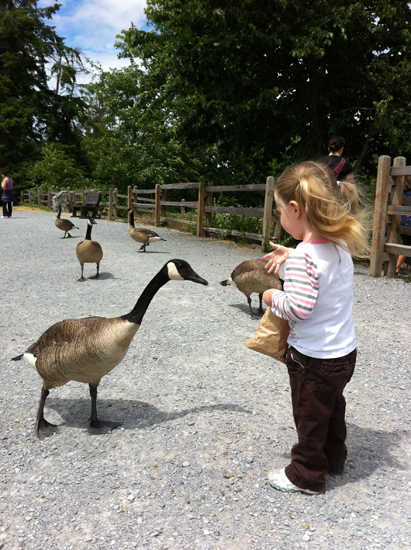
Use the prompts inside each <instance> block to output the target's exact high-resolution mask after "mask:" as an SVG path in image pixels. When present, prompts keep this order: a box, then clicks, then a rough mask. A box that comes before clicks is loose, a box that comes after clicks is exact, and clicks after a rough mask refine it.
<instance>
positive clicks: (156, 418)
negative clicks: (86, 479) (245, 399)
mask: <svg viewBox="0 0 411 550" xmlns="http://www.w3.org/2000/svg"><path fill="white" fill-rule="evenodd" d="M87 391H88V390H87ZM90 406H91V402H90V401H89V400H87V399H58V398H56V399H53V398H49V399H47V403H46V408H49V409H52V410H54V411H56V412H58V413H59V415H60V416H61V418H62V419H63V421H64V422H65V424H66V425H67V426H70V427H75V428H85V427H86V426H87V419H88V417H89V416H90ZM203 411H222V412H224V411H237V412H241V413H251V411H250V410H248V409H245V408H244V407H241V406H240V405H235V404H232V403H219V404H217V405H204V406H201V407H192V408H190V409H183V410H181V411H173V412H167V411H161V410H159V409H157V408H156V407H154V406H153V405H150V404H149V403H144V402H143V401H134V400H131V399H129V400H127V399H121V400H120V399H113V400H109V399H102V400H101V401H97V412H98V417H99V418H100V419H101V420H110V421H115V422H121V427H123V428H125V429H126V430H138V429H139V428H147V427H150V426H155V425H157V424H161V423H162V422H167V421H169V420H176V419H178V418H183V417H184V416H187V415H193V414H201V413H202V412H203ZM45 416H46V418H47V413H46V414H45ZM62 429H64V428H62Z"/></svg>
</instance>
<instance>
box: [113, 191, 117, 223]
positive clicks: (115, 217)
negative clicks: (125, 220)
mask: <svg viewBox="0 0 411 550" xmlns="http://www.w3.org/2000/svg"><path fill="white" fill-rule="evenodd" d="M117 193H118V189H117V187H116V188H115V189H114V192H113V215H114V220H117Z"/></svg>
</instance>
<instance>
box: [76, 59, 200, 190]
mask: <svg viewBox="0 0 411 550" xmlns="http://www.w3.org/2000/svg"><path fill="white" fill-rule="evenodd" d="M94 68H95V71H96V73H95V79H94V82H93V83H91V84H89V85H86V86H83V87H82V90H83V99H84V102H85V104H86V105H87V115H88V116H87V123H86V124H85V126H84V132H85V138H84V141H83V145H84V148H85V150H86V151H87V154H88V157H89V160H90V163H91V165H92V173H93V178H95V179H96V181H98V182H99V185H103V186H104V185H105V186H111V185H113V184H114V186H115V187H118V188H119V189H122V190H123V191H124V190H125V188H126V187H127V186H128V185H133V186H134V185H136V186H137V187H141V188H152V187H153V186H154V185H155V184H157V183H160V184H161V183H170V182H176V181H198V180H199V179H201V178H202V176H203V175H204V158H205V155H204V153H203V151H201V150H196V151H192V150H191V149H190V148H189V147H187V146H186V145H185V144H184V143H182V142H181V141H179V140H178V139H177V136H176V134H177V128H178V125H179V116H182V113H183V111H187V110H189V107H188V106H187V105H186V104H183V103H182V102H181V98H177V100H176V102H174V104H173V102H170V101H168V100H165V99H164V98H160V101H157V99H158V98H157V95H158V93H157V92H153V83H152V80H153V78H152V75H146V74H145V73H144V71H142V70H141V69H140V68H138V67H137V66H136V65H134V64H131V66H130V67H127V68H124V69H121V70H114V71H110V72H104V71H102V70H101V69H100V68H99V67H98V66H95V67H94Z"/></svg>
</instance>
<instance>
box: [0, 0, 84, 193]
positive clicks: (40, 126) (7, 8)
mask: <svg viewBox="0 0 411 550" xmlns="http://www.w3.org/2000/svg"><path fill="white" fill-rule="evenodd" d="M58 8H59V5H58V4H54V6H51V7H48V8H38V7H37V2H35V1H30V0H27V1H17V0H0V36H1V41H0V158H1V164H2V166H3V167H4V168H7V169H8V170H9V171H10V172H12V173H13V175H14V179H15V181H16V183H20V187H21V186H22V185H23V184H22V181H21V180H24V179H26V178H28V177H29V173H30V164H31V163H33V162H34V161H36V160H37V159H39V158H40V150H41V145H42V144H43V143H46V142H58V143H62V144H66V145H69V146H71V148H72V151H73V154H74V155H75V156H76V158H77V161H80V162H82V161H84V159H83V158H82V153H81V146H80V138H81V135H80V132H79V129H78V123H77V119H78V117H79V115H80V114H81V109H82V103H81V100H80V98H78V97H74V96H73V95H72V94H71V95H70V94H67V93H64V94H61V93H56V92H55V91H53V90H51V89H50V88H49V86H48V80H49V76H48V74H47V70H46V67H47V63H48V62H50V61H52V59H53V56H54V57H55V56H56V55H61V56H65V58H66V60H68V65H69V64H70V56H71V60H73V59H74V58H75V59H76V60H78V52H77V51H76V50H73V49H71V48H68V47H67V46H66V45H65V44H64V40H63V39H62V38H60V37H59V36H58V35H57V34H56V32H55V30H54V28H53V27H52V26H50V25H48V24H47V22H46V21H47V20H50V19H51V18H52V16H53V15H54V14H55V13H56V11H57V10H58ZM53 70H54V71H58V70H59V69H57V66H56V63H54V67H53ZM60 73H61V76H60V82H61V84H60V90H59V92H61V86H63V88H64V87H66V88H67V86H69V85H72V84H73V82H74V81H75V74H74V73H73V71H71V72H70V71H69V69H68V67H66V68H65V69H64V71H63V68H61V71H60ZM69 73H70V74H69Z"/></svg>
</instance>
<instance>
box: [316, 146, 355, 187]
mask: <svg viewBox="0 0 411 550" xmlns="http://www.w3.org/2000/svg"><path fill="white" fill-rule="evenodd" d="M344 145H345V139H344V138H343V137H341V136H333V137H332V138H331V139H330V141H329V142H328V153H329V154H328V156H327V157H321V158H319V159H318V160H317V162H321V164H326V165H327V166H328V167H329V168H331V170H332V171H333V172H334V176H335V177H336V179H337V180H340V181H347V182H348V183H352V184H355V179H354V174H353V171H352V165H351V162H350V161H349V160H347V159H345V158H344V157H343V156H342V154H343V151H344Z"/></svg>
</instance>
